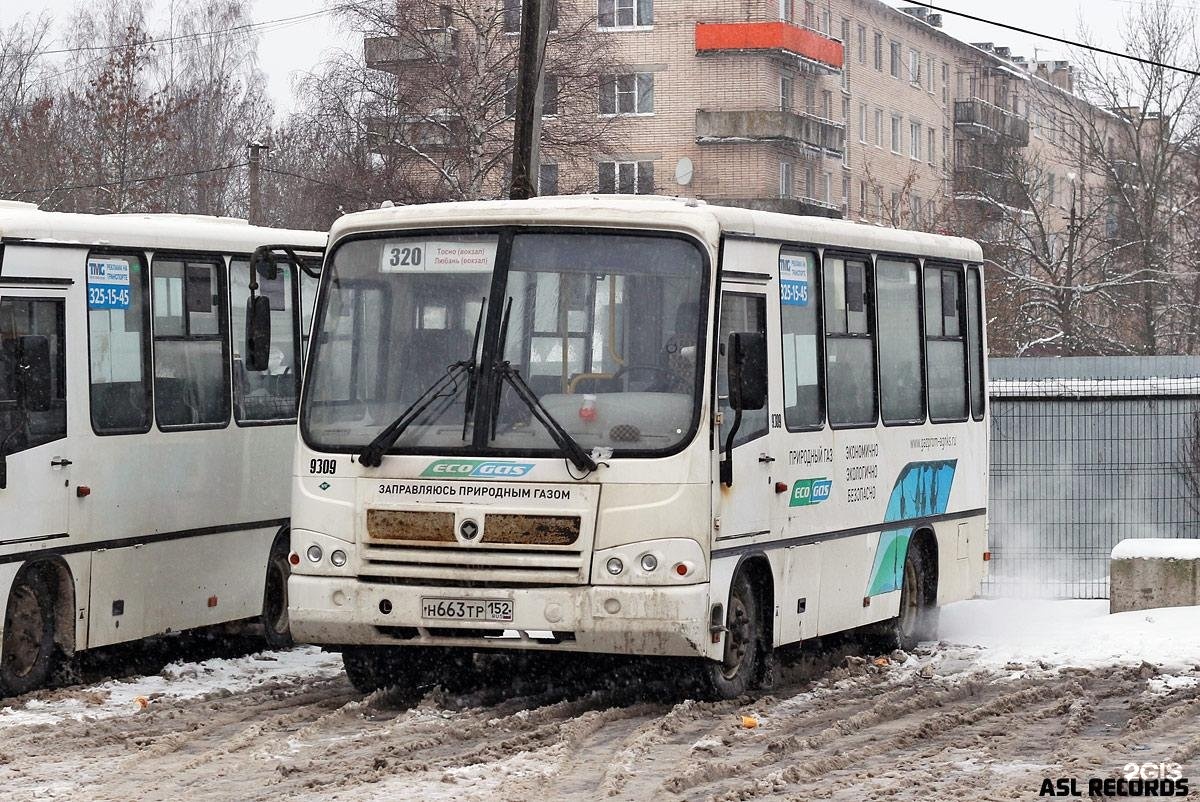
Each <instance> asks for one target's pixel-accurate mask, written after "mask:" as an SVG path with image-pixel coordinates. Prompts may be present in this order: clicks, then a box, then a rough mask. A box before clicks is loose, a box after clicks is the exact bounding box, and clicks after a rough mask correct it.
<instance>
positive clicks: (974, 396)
mask: <svg viewBox="0 0 1200 802" xmlns="http://www.w3.org/2000/svg"><path fill="white" fill-rule="evenodd" d="M979 290H980V286H979V269H978V268H975V267H972V268H970V269H969V270H968V271H967V310H968V314H967V358H968V360H969V362H970V369H971V414H972V415H973V416H975V417H976V418H981V417H983V410H984V406H985V404H986V402H987V386H986V385H985V383H984V376H983V304H982V298H981V297H980V291H979Z"/></svg>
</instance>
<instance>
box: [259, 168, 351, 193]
mask: <svg viewBox="0 0 1200 802" xmlns="http://www.w3.org/2000/svg"><path fill="white" fill-rule="evenodd" d="M262 171H263V172H264V173H274V174H275V175H285V176H288V177H289V178H299V179H300V180H301V181H308V182H309V183H312V184H320V185H321V186H323V187H330V188H332V189H337V190H340V191H342V192H345V193H346V194H348V195H357V196H358V197H360V198H368V199H369V196H367V195H363V194H362V193H360V192H356V191H355V190H352V189H350V188H349V187H344V186H342V185H341V184H331V183H330V182H328V181H322V180H321V179H319V178H313V177H312V176H310V175H301V174H300V173H292V172H288V171H287V170H279V169H277V168H274V167H267V166H266V165H263V168H262Z"/></svg>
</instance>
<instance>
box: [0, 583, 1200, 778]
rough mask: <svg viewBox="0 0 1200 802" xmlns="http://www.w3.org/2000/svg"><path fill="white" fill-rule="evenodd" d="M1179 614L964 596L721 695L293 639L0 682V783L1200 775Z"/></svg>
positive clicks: (664, 675) (1193, 682)
mask: <svg viewBox="0 0 1200 802" xmlns="http://www.w3.org/2000/svg"><path fill="white" fill-rule="evenodd" d="M1197 632H1200V608H1177V609H1163V610H1150V611H1141V612H1132V613H1122V614H1119V615H1115V616H1110V615H1108V614H1107V603H1106V602H1103V601H1100V602H1092V601H1029V600H1022V601H1013V600H979V601H970V602H964V603H960V604H954V605H950V606H948V607H946V608H945V609H944V610H943V611H942V627H941V633H940V634H941V637H942V641H941V642H940V643H936V644H934V643H930V644H926V645H924V646H922V647H921V648H920V649H918V650H917V651H916V653H915V654H912V655H906V656H902V655H890V656H883V655H870V654H865V655H855V654H850V655H849V656H847V655H846V654H845V653H843V652H839V653H837V654H828V653H823V652H819V651H817V650H814V649H811V648H810V649H805V650H801V651H799V652H796V651H795V650H792V651H789V652H785V653H782V654H781V656H780V657H781V663H782V666H781V668H780V670H779V671H778V672H777V674H778V677H779V679H778V682H777V684H776V686H775V687H774V688H772V690H771V691H770V692H769V693H768V694H766V695H761V696H756V697H754V698H747V699H740V700H735V701H730V702H701V701H697V700H694V699H689V698H687V697H686V694H684V693H683V692H681V691H680V690H679V687H680V685H679V683H678V682H676V681H675V678H674V677H672V676H671V668H669V667H668V668H665V669H664V666H663V665H661V664H655V666H654V667H652V668H649V669H646V667H644V666H642V667H641V668H639V667H638V665H637V664H634V665H632V666H626V667H624V668H620V667H618V668H615V669H612V668H610V669H605V670H600V669H597V668H594V667H593V666H592V664H593V663H595V661H587V660H582V661H581V662H582V664H583V666H584V669H585V670H583V671H582V672H580V673H579V674H578V675H575V674H574V673H573V672H557V671H547V672H544V675H537V674H536V672H529V671H528V670H526V669H524V668H522V667H520V666H516V665H514V666H512V667H511V672H512V673H511V678H510V679H508V680H506V679H505V676H506V675H505V673H504V671H505V669H504V667H503V665H501V667H500V668H496V667H495V666H493V667H492V668H491V669H490V670H489V671H488V672H487V673H485V674H481V675H480V676H479V677H478V678H477V679H475V680H473V681H474V682H475V684H474V685H472V684H471V683H470V682H468V683H466V684H465V686H464V684H463V683H462V682H458V683H456V686H458V687H462V688H463V690H459V691H456V692H451V691H447V690H445V689H443V688H440V687H437V686H436V684H434V683H431V685H430V686H429V687H424V688H421V689H417V690H415V691H412V690H409V691H404V690H400V691H390V692H383V693H375V694H371V695H369V696H366V697H363V696H362V695H361V694H358V693H356V692H355V691H354V690H353V689H352V688H351V687H350V686H349V684H348V683H347V682H346V680H345V678H344V677H343V676H342V674H341V666H340V659H339V657H338V656H337V655H330V654H325V653H322V652H320V651H318V650H316V649H312V648H300V649H295V650H292V651H290V652H268V653H262V654H253V655H248V656H244V657H239V658H233V659H219V660H205V661H202V662H192V663H174V664H171V665H169V666H167V668H166V669H164V670H163V671H162V672H160V673H158V674H154V675H150V676H143V677H133V678H129V679H122V680H109V681H105V682H100V683H98V684H91V685H86V686H77V687H72V688H66V689H59V690H52V691H45V692H42V693H38V694H33V695H31V696H28V697H22V698H20V699H14V700H7V701H5V700H0V799H3V800H10V799H11V800H25V799H71V800H88V802H91V801H92V800H121V802H134V801H135V800H141V801H145V802H148V801H149V800H159V799H177V798H180V797H184V796H186V797H187V798H189V800H191V801H192V802H201V801H203V800H222V801H223V800H228V799H238V800H264V802H265V800H276V799H280V798H289V799H300V800H312V801H313V802H318V801H319V802H325V801H326V800H355V802H384V800H394V799H405V800H408V799H412V800H422V801H424V800H430V801H431V802H437V801H439V800H456V802H457V801H458V800H481V801H482V800H487V801H488V802H491V800H520V801H521V802H549V800H556V802H557V800H592V799H596V798H600V797H603V798H609V799H614V800H629V802H643V801H648V800H656V802H657V800H680V799H689V800H690V799H708V800H716V801H717V802H724V801H725V800H739V802H741V801H743V800H756V799H789V800H797V801H798V800H805V802H807V800H809V799H818V798H819V799H832V800H845V802H851V800H854V802H858V801H859V800H862V799H875V798H888V799H892V800H899V801H901V802H905V801H907V800H913V801H914V802H915V800H927V799H947V800H957V799H970V800H977V799H1026V798H1028V799H1033V798H1037V792H1038V789H1039V787H1040V783H1041V780H1042V779H1043V778H1045V777H1055V778H1057V777H1081V778H1087V777H1091V776H1117V773H1119V772H1120V770H1121V767H1122V766H1123V765H1125V764H1126V763H1128V762H1130V761H1136V762H1153V761H1178V762H1180V763H1182V764H1183V765H1184V774H1185V776H1194V777H1197V778H1200V771H1197V770H1195V768H1194V767H1193V765H1192V764H1194V763H1195V756H1196V755H1200V737H1198V736H1197V733H1200V638H1198V637H1197V635H1196V633H1197ZM1147 664H1150V665H1147ZM671 665H675V664H671ZM588 671H591V672H592V673H590V674H589V673H587V672H588ZM605 671H607V672H609V673H605ZM614 671H615V672H616V676H613V675H612V673H611V672H614ZM431 679H436V678H431ZM743 716H751V717H752V719H753V721H754V723H755V725H756V726H754V727H747V726H746V725H745V722H744V720H743Z"/></svg>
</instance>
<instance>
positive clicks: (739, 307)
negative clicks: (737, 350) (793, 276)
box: [717, 292, 768, 448]
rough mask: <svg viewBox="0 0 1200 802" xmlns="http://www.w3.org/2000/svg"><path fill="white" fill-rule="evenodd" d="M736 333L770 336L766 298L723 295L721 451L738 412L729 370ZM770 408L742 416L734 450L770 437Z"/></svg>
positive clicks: (719, 379)
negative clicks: (729, 352)
mask: <svg viewBox="0 0 1200 802" xmlns="http://www.w3.org/2000/svg"><path fill="white" fill-rule="evenodd" d="M735 331H753V332H760V333H762V334H766V333H767V301H766V298H765V297H764V296H762V295H748V294H745V293H733V292H725V293H722V294H721V327H720V330H719V337H720V339H719V340H718V341H717V396H718V399H719V401H720V403H721V408H722V410H723V414H722V423H721V447H722V448H724V447H725V432H726V431H728V427H730V426H732V425H733V418H734V410H733V408H732V407H730V406H729V368H728V363H727V362H726V353H725V352H726V351H727V350H729V335H730V334H732V333H733V332H735ZM767 409H768V407H767V405H764V406H763V408H762V409H747V410H744V411H743V412H742V424H741V426H740V427H739V428H738V432H737V435H736V436H734V438H733V445H734V448H736V447H738V446H740V445H741V444H742V443H748V442H750V441H751V440H755V439H757V438H759V437H762V436H763V435H765V434H766V433H767V420H768V417H767Z"/></svg>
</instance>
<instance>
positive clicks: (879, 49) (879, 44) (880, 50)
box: [875, 31, 883, 72]
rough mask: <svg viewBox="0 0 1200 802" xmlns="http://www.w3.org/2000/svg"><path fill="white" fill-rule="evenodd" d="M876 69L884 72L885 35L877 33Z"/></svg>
mask: <svg viewBox="0 0 1200 802" xmlns="http://www.w3.org/2000/svg"><path fill="white" fill-rule="evenodd" d="M875 69H876V70H877V71H879V72H883V34H881V33H879V32H878V31H876V32H875Z"/></svg>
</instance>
